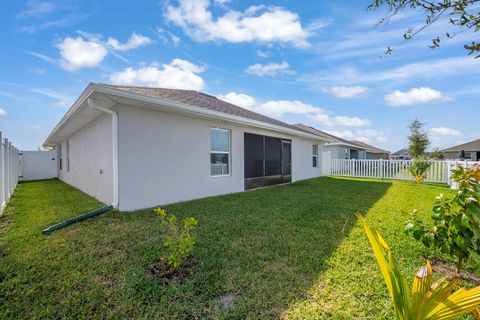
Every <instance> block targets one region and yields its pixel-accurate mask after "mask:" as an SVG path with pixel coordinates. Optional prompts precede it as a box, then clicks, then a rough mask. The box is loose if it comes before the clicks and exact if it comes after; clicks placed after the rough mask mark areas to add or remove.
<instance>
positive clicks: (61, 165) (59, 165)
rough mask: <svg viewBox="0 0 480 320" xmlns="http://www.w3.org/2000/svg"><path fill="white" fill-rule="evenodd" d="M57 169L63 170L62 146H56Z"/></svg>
mask: <svg viewBox="0 0 480 320" xmlns="http://www.w3.org/2000/svg"><path fill="white" fill-rule="evenodd" d="M58 169H59V170H63V158H62V144H59V145H58Z"/></svg>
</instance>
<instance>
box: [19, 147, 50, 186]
mask: <svg viewBox="0 0 480 320" xmlns="http://www.w3.org/2000/svg"><path fill="white" fill-rule="evenodd" d="M21 168H22V173H21V180H22V181H30V180H42V179H53V178H55V177H56V176H57V162H56V161H55V152H54V151H22V153H21Z"/></svg>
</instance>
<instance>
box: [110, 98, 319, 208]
mask: <svg viewBox="0 0 480 320" xmlns="http://www.w3.org/2000/svg"><path fill="white" fill-rule="evenodd" d="M211 127H220V128H223V129H229V130H231V168H230V175H229V176H222V177H211V176H210V128H211ZM244 132H249V133H255V134H263V135H268V136H274V137H281V138H286V139H291V140H292V180H293V181H296V180H300V179H306V178H312V177H318V176H320V175H321V165H319V167H318V168H313V167H312V144H314V143H316V142H314V141H309V140H307V139H302V138H297V137H294V136H290V135H287V134H279V133H276V132H274V131H267V130H259V129H255V128H248V127H242V126H241V125H238V124H234V123H230V122H226V121H223V120H218V121H216V120H210V119H199V118H193V117H190V116H186V115H178V114H172V113H166V112H161V111H157V110H150V109H142V108H136V107H130V106H120V107H119V144H120V145H119V200H120V209H121V210H134V209H141V208H148V207H153V206H157V205H164V204H168V203H173V202H179V201H185V200H191V199H196V198H203V197H207V196H214V195H220V194H227V193H234V192H240V191H243V190H244V157H243V154H244V150H243V148H244V144H243V139H244ZM321 152H322V148H321V146H320V145H319V157H318V161H319V164H320V163H321V156H320V155H321Z"/></svg>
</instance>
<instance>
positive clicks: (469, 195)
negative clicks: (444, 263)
mask: <svg viewBox="0 0 480 320" xmlns="http://www.w3.org/2000/svg"><path fill="white" fill-rule="evenodd" d="M457 166H458V168H457V169H454V170H452V180H453V181H455V182H457V183H458V188H459V189H458V192H456V193H455V194H454V195H453V196H451V197H447V196H445V195H443V194H440V195H439V196H437V198H436V202H435V206H434V207H433V215H432V219H433V225H426V224H424V223H423V222H422V221H421V220H419V219H418V218H417V216H416V211H414V212H413V215H412V219H411V220H410V221H409V222H408V223H407V225H406V227H405V231H406V232H407V233H409V234H412V235H413V237H414V238H415V239H416V240H417V241H421V242H422V243H423V244H424V245H425V246H426V247H427V248H433V249H435V250H439V251H441V252H442V253H446V254H448V255H450V256H451V257H452V258H453V259H454V260H455V261H457V271H459V269H460V268H461V264H462V261H465V260H467V259H470V258H477V257H478V256H479V255H480V183H479V180H480V179H478V178H477V177H479V172H480V168H478V167H474V168H471V169H465V168H464V167H463V166H462V165H460V164H458V165H457Z"/></svg>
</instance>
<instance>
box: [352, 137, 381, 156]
mask: <svg viewBox="0 0 480 320" xmlns="http://www.w3.org/2000/svg"><path fill="white" fill-rule="evenodd" d="M351 142H352V143H354V144H356V145H359V146H363V147H364V148H366V149H367V151H368V152H371V153H390V151H386V150H383V149H380V148H377V147H374V146H371V145H369V144H366V143H365V142H361V141H357V140H353V141H351Z"/></svg>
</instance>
